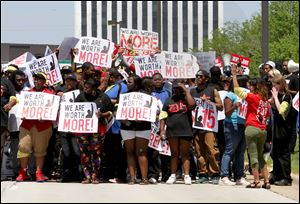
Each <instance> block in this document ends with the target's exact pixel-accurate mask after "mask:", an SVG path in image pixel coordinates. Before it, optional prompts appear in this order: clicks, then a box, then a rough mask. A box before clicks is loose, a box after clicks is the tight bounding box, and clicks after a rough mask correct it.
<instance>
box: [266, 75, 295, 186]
mask: <svg viewBox="0 0 300 204" xmlns="http://www.w3.org/2000/svg"><path fill="white" fill-rule="evenodd" d="M272 85H273V88H272V90H271V92H272V98H271V106H272V113H273V121H272V122H273V123H272V126H273V134H272V135H273V141H272V142H273V148H272V152H271V157H272V159H273V181H272V183H273V182H274V184H275V185H279V186H290V185H291V184H292V177H291V156H290V151H289V144H290V140H291V136H292V134H293V133H292V131H293V128H292V126H293V125H294V124H295V123H294V121H295V120H296V119H297V113H296V110H294V109H293V107H292V100H293V98H292V95H291V94H290V93H289V91H288V88H287V84H286V81H285V78H284V77H283V76H279V77H275V78H273V79H272Z"/></svg>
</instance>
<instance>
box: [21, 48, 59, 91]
mask: <svg viewBox="0 0 300 204" xmlns="http://www.w3.org/2000/svg"><path fill="white" fill-rule="evenodd" d="M37 72H43V73H45V74H46V75H47V77H48V82H47V83H48V84H49V85H52V86H53V85H55V84H58V83H60V82H62V76H61V73H60V68H59V64H58V61H57V57H56V54H55V53H53V54H51V55H48V56H46V57H43V58H39V59H36V60H33V61H31V62H28V63H27V64H26V70H25V73H26V74H27V76H28V80H29V83H30V86H31V87H33V86H34V83H33V75H34V74H36V73H37Z"/></svg>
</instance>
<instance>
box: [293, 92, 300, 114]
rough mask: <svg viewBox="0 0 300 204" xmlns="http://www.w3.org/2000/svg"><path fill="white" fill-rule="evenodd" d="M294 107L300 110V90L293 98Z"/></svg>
mask: <svg viewBox="0 0 300 204" xmlns="http://www.w3.org/2000/svg"><path fill="white" fill-rule="evenodd" d="M293 107H294V108H295V109H296V110H297V111H298V112H299V91H298V93H297V94H296V96H295V97H294V98H293Z"/></svg>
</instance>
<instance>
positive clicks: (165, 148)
mask: <svg viewBox="0 0 300 204" xmlns="http://www.w3.org/2000/svg"><path fill="white" fill-rule="evenodd" d="M161 148H162V150H161V151H160V152H159V154H163V155H167V156H171V148H170V144H169V141H168V140H161Z"/></svg>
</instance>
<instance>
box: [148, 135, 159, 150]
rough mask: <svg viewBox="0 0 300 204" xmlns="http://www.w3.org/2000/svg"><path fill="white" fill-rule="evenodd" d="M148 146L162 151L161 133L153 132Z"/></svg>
mask: <svg viewBox="0 0 300 204" xmlns="http://www.w3.org/2000/svg"><path fill="white" fill-rule="evenodd" d="M148 147H150V148H152V149H155V150H157V151H162V146H161V139H160V135H159V134H157V132H151V136H150V139H149V143H148Z"/></svg>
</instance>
